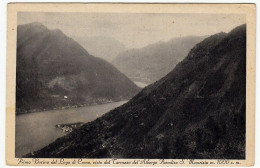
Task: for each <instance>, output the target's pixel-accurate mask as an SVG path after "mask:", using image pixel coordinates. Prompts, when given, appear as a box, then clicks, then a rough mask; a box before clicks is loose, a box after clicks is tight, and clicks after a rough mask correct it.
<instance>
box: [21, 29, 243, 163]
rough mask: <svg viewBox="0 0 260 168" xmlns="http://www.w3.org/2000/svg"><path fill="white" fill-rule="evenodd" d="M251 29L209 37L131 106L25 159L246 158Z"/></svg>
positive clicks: (88, 125) (134, 100)
mask: <svg viewBox="0 0 260 168" xmlns="http://www.w3.org/2000/svg"><path fill="white" fill-rule="evenodd" d="M245 100H246V25H241V26H239V27H237V28H235V29H233V30H232V31H231V32H230V33H228V34H226V33H219V34H215V35H213V36H210V37H208V38H206V39H205V40H203V41H202V42H200V43H199V44H197V45H196V46H195V47H193V48H192V49H191V51H190V52H189V54H188V55H187V57H186V58H185V59H184V60H183V61H181V62H180V63H179V64H178V65H177V66H176V67H175V68H174V70H172V71H171V72H170V73H168V74H167V75H166V76H165V77H163V78H162V79H161V80H159V81H158V82H155V83H154V84H152V85H149V86H148V87H146V88H144V89H143V90H142V91H141V92H139V93H138V94H137V95H136V96H135V97H134V98H132V99H131V100H130V101H128V102H127V103H126V104H124V105H122V106H120V107H118V108H116V109H114V110H112V111H110V112H109V113H106V114H105V115H103V116H102V117H100V118H98V119H96V120H95V121H93V122H89V123H87V124H85V125H83V126H82V127H80V128H79V129H76V130H75V131H73V132H71V133H70V134H68V135H67V136H64V137H62V138H59V139H57V140H56V141H55V142H53V143H52V144H50V145H48V146H46V147H44V148H43V149H41V150H39V151H36V152H34V153H32V154H29V155H27V156H26V157H34V158H37V157H42V158H50V157H54V158H157V159H159V158H165V159H166V158H172V159H173V158H176V159H192V158H196V159H223V158H225V159H245V131H246V129H245V115H246V113H245V109H246V102H245Z"/></svg>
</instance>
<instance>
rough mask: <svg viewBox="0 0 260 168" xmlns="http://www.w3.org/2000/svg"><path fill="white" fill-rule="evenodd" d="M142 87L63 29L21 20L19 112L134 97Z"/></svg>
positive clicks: (18, 70) (17, 88) (18, 80)
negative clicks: (51, 28)
mask: <svg viewBox="0 0 260 168" xmlns="http://www.w3.org/2000/svg"><path fill="white" fill-rule="evenodd" d="M138 91H139V88H138V87H137V86H136V85H135V84H134V83H133V82H132V81H131V80H129V79H128V78H127V77H126V76H125V75H124V74H122V73H121V72H119V71H118V70H117V69H116V68H115V67H114V66H113V65H111V64H110V63H108V62H106V61H105V60H102V59H100V58H97V57H94V56H91V55H90V54H89V53H88V52H87V51H86V50H85V49H84V48H83V47H81V46H80V45H79V44H78V43H77V42H75V41H74V40H73V39H71V38H69V37H67V36H66V35H64V34H63V33H62V32H61V31H60V30H58V29H56V30H49V29H47V28H46V27H45V26H44V25H42V24H41V23H31V24H26V25H20V26H18V34H17V74H16V112H18V113H19V112H28V111H41V110H45V109H53V108H59V107H64V106H72V105H82V104H93V103H104V102H107V101H116V100H122V99H128V98H131V97H132V96H133V95H135V94H136V93H137V92H138Z"/></svg>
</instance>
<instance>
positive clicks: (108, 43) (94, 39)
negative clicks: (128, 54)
mask: <svg viewBox="0 0 260 168" xmlns="http://www.w3.org/2000/svg"><path fill="white" fill-rule="evenodd" d="M75 40H76V41H78V42H79V44H81V46H83V47H84V48H85V49H86V50H87V51H88V52H89V53H90V54H91V55H94V56H96V57H100V58H103V59H104V60H106V61H108V62H111V61H112V60H113V59H114V58H115V57H116V56H117V55H118V54H119V53H121V52H123V51H125V50H126V47H125V46H124V44H122V43H121V42H119V41H117V40H116V39H114V38H112V37H104V36H80V37H76V38H75Z"/></svg>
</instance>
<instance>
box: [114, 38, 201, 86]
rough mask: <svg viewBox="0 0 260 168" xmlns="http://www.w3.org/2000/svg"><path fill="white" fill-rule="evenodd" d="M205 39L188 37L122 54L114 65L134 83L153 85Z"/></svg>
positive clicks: (115, 60)
mask: <svg viewBox="0 0 260 168" xmlns="http://www.w3.org/2000/svg"><path fill="white" fill-rule="evenodd" d="M204 38H205V37H197V36H187V37H181V38H174V39H172V40H170V41H168V42H158V43H155V44H151V45H148V46H146V47H144V48H141V49H130V50H127V51H125V52H122V53H120V54H119V55H118V56H117V57H116V58H115V59H114V60H113V61H112V64H113V65H114V66H115V67H117V68H118V69H119V70H120V71H121V72H123V73H124V74H126V76H127V77H129V78H130V79H132V80H133V81H139V82H144V83H147V84H151V83H153V82H155V81H157V80H159V79H161V78H162V77H164V76H165V75H166V74H167V73H169V72H170V71H171V70H172V69H173V68H174V67H175V66H176V64H177V63H179V62H180V61H181V60H183V59H184V57H185V56H187V54H188V53H189V51H190V49H191V48H192V47H194V46H195V44H197V43H199V42H200V41H202V40H203V39H204Z"/></svg>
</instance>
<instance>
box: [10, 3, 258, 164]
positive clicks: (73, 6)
mask: <svg viewBox="0 0 260 168" xmlns="http://www.w3.org/2000/svg"><path fill="white" fill-rule="evenodd" d="M7 9H8V10H7V57H6V67H7V69H6V70H7V72H6V164H7V165H23V166H90V167H94V166H110V167H111V166H138V167H141V166H144V167H145V166H253V165H254V160H255V67H256V66H255V59H256V56H255V54H256V6H255V4H122V3H113V4H106V3H104V4H102V3H101V4H94V3H10V4H8V6H7ZM220 9H221V10H220ZM22 11H23V12H26V11H27V12H96V13H97V12H100V13H212V14H217V13H219V14H223V13H225V14H228V13H229V14H230V13H233V14H234V13H236V14H245V15H246V25H247V53H246V54H247V59H246V64H247V66H246V159H245V160H227V161H226V162H223V160H222V161H221V162H219V163H218V160H214V159H212V160H211V159H207V160H203V159H195V161H196V162H198V164H191V163H190V160H188V159H185V160H182V159H165V160H166V161H167V160H168V161H171V160H174V161H176V163H177V164H156V165H150V164H116V163H115V162H114V163H113V160H112V158H111V159H109V158H107V159H82V160H80V158H73V159H64V160H63V161H64V162H66V161H67V162H71V163H72V162H73V161H75V162H73V163H75V164H70V165H66V164H65V163H64V164H58V165H55V164H54V165H53V164H51V163H49V164H46V163H45V162H48V161H49V162H51V161H53V160H54V159H48V158H41V159H40V161H42V162H41V163H35V162H33V158H15V78H16V36H17V13H18V12H22ZM19 159H23V161H24V164H18V162H19ZM57 159H59V161H61V160H62V158H57ZM105 160H110V161H111V164H93V163H94V162H95V161H102V162H104V161H105ZM134 160H143V159H117V160H116V161H120V162H126V161H127V162H131V163H132V162H133V161H134ZM153 160H154V161H158V162H160V160H159V159H150V161H153ZM29 162H31V163H29ZM82 162H91V163H92V164H91V165H89V164H82ZM205 162H208V163H209V164H202V163H205ZM27 163H28V164H27Z"/></svg>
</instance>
